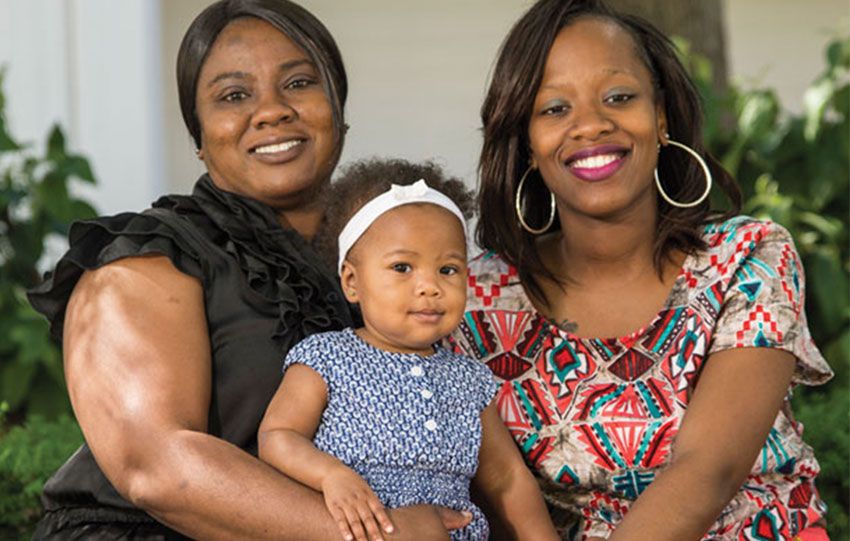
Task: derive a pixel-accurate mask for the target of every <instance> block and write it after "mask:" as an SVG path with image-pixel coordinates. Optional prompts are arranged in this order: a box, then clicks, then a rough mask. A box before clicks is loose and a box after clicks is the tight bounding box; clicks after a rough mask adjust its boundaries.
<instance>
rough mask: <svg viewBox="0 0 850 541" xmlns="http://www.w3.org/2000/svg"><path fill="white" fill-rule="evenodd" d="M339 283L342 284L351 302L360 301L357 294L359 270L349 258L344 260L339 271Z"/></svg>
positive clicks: (343, 291) (344, 293)
mask: <svg viewBox="0 0 850 541" xmlns="http://www.w3.org/2000/svg"><path fill="white" fill-rule="evenodd" d="M339 283H340V284H341V285H342V293H343V295H345V300H347V301H348V302H350V303H358V302H360V299H359V298H358V296H357V271H356V269H355V268H354V265H352V264H351V262H350V261H349V260H347V259H346V260H344V261H343V262H342V271H341V272H340V273H339Z"/></svg>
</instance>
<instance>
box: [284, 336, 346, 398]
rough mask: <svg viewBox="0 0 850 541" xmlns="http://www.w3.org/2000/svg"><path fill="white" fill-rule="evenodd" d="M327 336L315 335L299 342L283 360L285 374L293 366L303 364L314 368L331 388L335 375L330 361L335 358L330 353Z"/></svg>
mask: <svg viewBox="0 0 850 541" xmlns="http://www.w3.org/2000/svg"><path fill="white" fill-rule="evenodd" d="M327 335H328V333H319V334H314V335H311V336H308V337H307V338H305V339H304V340H302V341H301V342H298V343H297V344H296V345H295V347H293V348H292V349H290V350H289V353H287V355H286V358H285V359H284V360H283V372H286V369H287V368H289V367H290V366H292V365H293V364H303V365H304V366H307V367H310V368H312V369H313V370H314V371H315V372H316V373H317V374H319V375H320V376H321V377H322V379H323V380H325V383H326V384H328V386H330V383H331V382H332V381H333V373H334V370H333V366H331V364H330V361H331V359H333V358H334V357H333V356H331V355H330V354H329V352H328V350H329V347H328V346H329V343H328V340H327Z"/></svg>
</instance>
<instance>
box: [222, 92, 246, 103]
mask: <svg viewBox="0 0 850 541" xmlns="http://www.w3.org/2000/svg"><path fill="white" fill-rule="evenodd" d="M247 97H248V94H247V93H246V92H244V91H243V90H234V91H232V92H228V93H227V94H225V95H224V97H222V98H221V99H222V100H223V101H226V102H227V103H236V102H239V101H242V100H244V99H245V98H247Z"/></svg>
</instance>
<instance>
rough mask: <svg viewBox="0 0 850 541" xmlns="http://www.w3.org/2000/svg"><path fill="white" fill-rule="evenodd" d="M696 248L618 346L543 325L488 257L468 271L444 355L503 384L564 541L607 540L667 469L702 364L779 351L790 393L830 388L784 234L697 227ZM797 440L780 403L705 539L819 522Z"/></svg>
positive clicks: (507, 408)
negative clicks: (484, 369)
mask: <svg viewBox="0 0 850 541" xmlns="http://www.w3.org/2000/svg"><path fill="white" fill-rule="evenodd" d="M703 238H704V239H705V241H706V243H707V245H708V249H707V250H705V251H703V252H701V253H698V254H695V255H691V256H688V257H687V258H686V260H685V262H684V265H683V267H682V269H681V271H680V274H679V276H678V278H677V281H676V283H675V286H674V287H673V289H672V291H671V293H670V296H669V298H668V299H667V301H666V304H665V306H664V308H663V309H662V310H661V312H659V313H658V314H657V316H656V317H655V318H654V319H653V320H652V321H651V322H650V323H649V324H648V325H647V326H646V327H644V328H642V329H640V330H638V331H636V332H634V333H632V334H630V335H628V336H624V337H621V338H614V339H590V338H580V337H577V336H574V335H571V334H570V333H569V332H566V331H563V330H561V329H559V328H558V327H557V326H555V325H553V324H552V323H550V322H549V321H548V320H546V319H545V318H544V317H543V316H541V315H540V314H539V313H538V312H537V311H536V310H535V308H534V307H533V306H532V304H531V302H530V301H529V299H528V297H527V296H526V294H525V292H524V290H523V288H522V286H521V285H520V283H519V280H518V277H517V272H516V269H515V268H512V267H511V266H510V265H508V264H507V263H505V262H504V261H503V260H502V259H500V258H499V257H498V256H496V255H495V254H493V253H487V254H483V255H481V256H479V257H478V258H476V259H475V260H474V261H473V262H472V263H471V265H470V274H469V287H470V290H469V291H470V294H469V300H468V304H467V310H468V311H467V313H466V314H465V317H464V320H463V323H462V324H461V326H460V327H459V328H458V330H457V331H456V332H455V333H454V334H453V335H452V337H451V342H453V344H454V347H455V348H456V349H457V350H458V351H461V352H463V353H465V354H467V355H469V356H472V357H474V358H477V359H479V360H481V361H483V362H484V363H486V364H487V366H489V367H490V369H491V370H492V371H493V373H494V374H495V375H496V376H497V379H498V381H500V382H501V388H500V390H499V393H498V395H497V405H498V408H499V413H500V415H501V416H502V419H503V420H504V422H505V424H506V425H507V427H508V429H509V430H510V432H511V434H512V435H513V436H514V438H515V440H516V442H517V444H518V445H519V447H520V449H521V450H522V452H523V454H524V456H525V458H526V461H527V462H528V463H529V465H530V466H531V467H532V468H533V470H534V471H535V472H536V473H537V475H538V476H539V477H540V479H541V483H542V485H543V490H544V496H545V498H546V500H547V502H548V503H549V505H550V510H551V511H552V513H553V520H554V521H555V523H556V526H558V528H559V530H560V531H561V533H562V535H563V537H564V539H571V540H585V539H587V538H588V537H590V536H600V537H603V538H605V537H608V536H609V535H610V533H611V531H613V529H614V528H615V527H616V525H617V524H618V523H619V522H620V520H621V519H622V518H623V516H624V515H625V514H626V512H627V511H628V509H629V505H630V504H631V503H632V502H633V501H634V500H635V499H636V498H637V497H638V496H639V495H640V494H641V492H642V491H643V490H644V489H646V487H647V486H648V485H649V484H650V483H651V482H652V481H653V479H654V478H655V476H656V475H657V474H658V473H659V472H660V471H661V470H662V469H664V467H665V466H666V465H667V464H668V463H669V461H670V456H671V447H672V444H673V441H674V439H675V437H676V433H677V431H678V430H679V426H680V425H681V422H682V418H683V416H684V415H685V411H686V410H687V407H688V402H689V400H690V397H691V395H692V394H693V391H694V389H695V387H696V386H697V381H698V379H699V374H700V370H701V369H702V366H703V363H704V361H705V359H706V358H707V357H708V356H710V355H711V354H712V353H716V352H718V351H722V350H726V349H730V348H741V347H770V348H779V349H783V350H786V351H789V352H791V353H792V354H794V355H795V356H796V358H797V366H796V370H795V373H794V377H793V383H792V387H793V386H794V385H798V384H806V385H815V384H820V383H823V382H825V381H827V380H828V379H829V378H830V377H831V375H832V372H831V370H830V368H829V366H828V365H827V364H826V362H825V360H824V359H823V357H822V356H821V354H820V352H819V351H818V350H817V349H816V347H815V345H814V343H813V342H812V339H811V336H810V335H809V330H808V327H807V324H806V316H805V312H804V310H803V299H804V279H803V269H802V267H801V265H800V261H799V258H798V255H797V252H796V250H795V248H794V244H793V241H792V240H791V237H790V236H789V234H788V232H787V231H786V230H784V229H783V228H782V227H780V226H778V225H776V224H774V223H770V222H762V221H757V220H754V219H752V218H748V217H737V218H733V219H731V220H729V221H726V222H724V223H720V224H715V225H710V226H708V227H706V229H705V232H704V237H703ZM789 392H790V389H789ZM801 434H802V426H801V425H800V424H799V423H796V422H795V421H794V418H793V417H792V415H791V411H790V409H789V404H788V401H787V400H786V401H785V404H784V406H783V409H782V411H781V412H780V413H779V415H778V416H777V418H776V421H775V422H774V424H773V427H772V429H771V431H770V434H769V436H768V438H767V441H766V443H765V445H764V448H763V449H762V451H761V452H760V454H759V456H758V459H757V461H756V463H755V464H754V465H753V468H752V470H751V472H750V474H749V476H748V477H747V479H746V481H745V483H744V485H743V486H742V487H741V489H740V490H739V491H738V494H737V495H736V496H735V497H734V498H733V499H732V501H731V502H730V503H729V505H728V506H727V507H726V508H725V509H724V510H723V512H722V513H721V515H720V517H719V518H718V519H717V521H716V522H715V523H714V524H713V525H712V527H711V529H710V531H709V532H708V533H707V534H706V536H705V537H704V539H705V540H724V541H725V540H774V539H775V540H779V539H783V540H784V539H791V538H792V537H793V536H794V535H796V534H797V533H798V532H800V531H801V530H803V529H804V528H806V526H807V525H811V524H813V523H815V522H816V521H818V520H819V519H820V518H822V517H823V514H824V512H825V505H824V504H823V502H822V501H821V500H820V498H819V496H818V494H817V491H816V490H815V485H814V479H815V477H816V476H817V474H818V472H819V466H818V463H817V461H816V460H815V457H814V454H813V452H812V449H811V448H810V447H809V446H808V445H806V444H805V443H804V442H803V440H802V438H801ZM706 444H707V445H710V443H708V442H707V443H706Z"/></svg>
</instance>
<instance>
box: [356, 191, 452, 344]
mask: <svg viewBox="0 0 850 541" xmlns="http://www.w3.org/2000/svg"><path fill="white" fill-rule="evenodd" d="M466 276H467V270H466V237H465V236H464V232H463V227H462V225H461V223H460V221H459V220H458V219H457V217H455V216H454V215H453V214H452V213H451V212H449V211H448V210H446V209H444V208H442V207H438V206H436V205H430V204H410V205H404V206H401V207H397V208H395V209H393V210H391V211H389V212H387V213H386V214H383V215H382V216H380V217H379V218H378V219H377V220H375V222H374V223H373V224H372V225H371V226H370V227H369V229H368V230H366V233H364V234H363V236H362V237H360V239H359V240H358V241H357V242H356V243H355V245H354V247H353V248H352V249H351V251H350V252H349V256H348V258H347V261H346V262H345V263H344V266H343V271H342V286H343V291H344V292H345V295H346V298H348V300H349V301H350V302H356V303H359V304H360V309H361V311H362V313H363V321H364V324H365V325H364V326H365V329H364V331H363V334H362V336H363V338H364V339H365V340H366V341H367V342H369V343H370V344H372V345H373V346H376V347H378V348H381V349H384V350H386V351H396V352H402V353H420V354H429V353H431V352H432V351H433V349H432V348H431V345H432V344H433V343H434V342H437V341H438V340H440V339H442V338H444V337H446V336H448V335H449V333H451V332H452V331H453V330H454V328H455V327H457V325H458V324H459V323H460V320H461V317H463V311H464V308H465V306H466Z"/></svg>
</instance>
